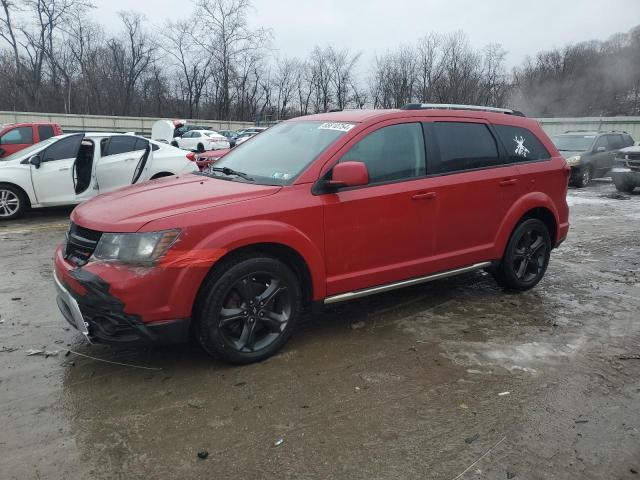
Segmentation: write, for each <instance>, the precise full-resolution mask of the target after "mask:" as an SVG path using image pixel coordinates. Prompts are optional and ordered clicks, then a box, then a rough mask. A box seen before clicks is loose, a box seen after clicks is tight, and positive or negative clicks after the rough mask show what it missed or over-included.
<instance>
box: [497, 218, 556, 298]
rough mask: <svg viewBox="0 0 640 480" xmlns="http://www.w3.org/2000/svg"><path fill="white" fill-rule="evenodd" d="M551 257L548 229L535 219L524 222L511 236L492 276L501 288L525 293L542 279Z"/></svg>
mask: <svg viewBox="0 0 640 480" xmlns="http://www.w3.org/2000/svg"><path fill="white" fill-rule="evenodd" d="M550 254H551V239H550V237H549V230H548V229H547V226H546V225H545V224H544V222H542V221H541V220H538V219H536V218H532V219H528V220H525V221H524V222H522V223H521V224H520V225H518V227H516V229H515V230H514V232H513V234H512V235H511V238H510V239H509V243H508V245H507V249H506V251H505V254H504V257H503V258H502V261H501V263H500V266H499V268H498V269H497V270H496V271H495V273H494V276H495V278H496V280H497V281H498V283H499V284H500V285H502V286H503V287H506V288H509V289H512V290H521V291H522V290H528V289H530V288H533V287H534V286H535V285H536V284H537V283H538V282H539V281H540V280H542V277H543V276H544V274H545V272H546V270H547V266H548V265H549V256H550Z"/></svg>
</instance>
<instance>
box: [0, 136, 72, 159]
mask: <svg viewBox="0 0 640 480" xmlns="http://www.w3.org/2000/svg"><path fill="white" fill-rule="evenodd" d="M56 140H60V137H51V138H48V139H46V140H44V141H42V142H40V143H36V144H34V145H30V146H28V147H27V148H23V149H22V150H18V151H17V152H16V153H13V154H11V155H9V156H8V157H5V158H0V161H3V160H4V161H9V160H15V159H16V158H21V157H29V156H30V155H31V154H32V153H36V152H37V151H38V150H42V149H43V148H45V147H47V146H48V145H51V144H52V143H53V142H55V141H56Z"/></svg>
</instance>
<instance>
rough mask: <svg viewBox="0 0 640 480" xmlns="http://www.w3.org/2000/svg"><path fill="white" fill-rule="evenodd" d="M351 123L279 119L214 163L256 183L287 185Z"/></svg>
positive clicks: (343, 132)
mask: <svg viewBox="0 0 640 480" xmlns="http://www.w3.org/2000/svg"><path fill="white" fill-rule="evenodd" d="M352 127H353V124H347V123H340V124H333V123H323V122H283V123H280V124H279V125H276V126H275V127H272V128H270V129H268V130H265V131H264V132H262V133H261V134H260V135H255V138H252V139H251V140H250V141H248V142H246V143H243V144H242V145H240V146H238V147H236V148H235V149H233V150H232V151H231V152H230V153H228V154H227V155H225V156H224V157H222V159H221V160H219V161H218V162H217V163H216V165H215V166H216V167H220V168H230V169H232V170H236V171H238V172H243V173H246V174H247V175H248V176H249V177H252V178H253V179H254V180H255V181H256V183H265V184H269V185H288V184H290V183H291V182H293V180H294V179H295V178H296V177H297V176H298V175H300V173H302V171H303V170H304V169H305V168H306V167H307V165H309V164H310V163H311V162H313V161H314V160H315V159H316V158H317V157H318V155H320V154H321V153H322V152H323V151H324V150H326V149H327V148H328V147H329V146H330V145H331V144H333V143H334V142H335V141H336V140H337V139H338V138H340V137H342V136H343V135H344V134H345V132H347V131H349V130H350V129H351V128H352Z"/></svg>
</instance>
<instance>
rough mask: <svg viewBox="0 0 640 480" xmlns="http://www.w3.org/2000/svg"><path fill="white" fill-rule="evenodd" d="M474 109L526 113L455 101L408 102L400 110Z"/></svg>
mask: <svg viewBox="0 0 640 480" xmlns="http://www.w3.org/2000/svg"><path fill="white" fill-rule="evenodd" d="M433 109H437V110H473V111H477V112H493V113H504V114H506V115H517V116H519V117H524V116H525V115H524V114H523V113H522V112H520V111H518V110H512V109H510V108H497V107H485V106H482V105H456V104H453V103H407V104H406V105H405V106H404V107H402V108H401V109H400V110H433Z"/></svg>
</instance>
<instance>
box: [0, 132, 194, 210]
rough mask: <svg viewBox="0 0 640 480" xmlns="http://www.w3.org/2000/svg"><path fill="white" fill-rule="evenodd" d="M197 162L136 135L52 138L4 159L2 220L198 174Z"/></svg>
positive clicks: (1, 171)
mask: <svg viewBox="0 0 640 480" xmlns="http://www.w3.org/2000/svg"><path fill="white" fill-rule="evenodd" d="M189 155H190V156H191V157H192V158H188V156H189ZM193 157H194V156H193V154H186V155H185V152H184V151H183V150H180V149H178V148H175V147H172V146H171V145H167V144H163V143H159V142H155V141H153V140H151V141H150V140H147V139H145V138H142V137H139V136H135V135H120V134H113V133H86V134H83V133H78V134H68V135H61V136H56V137H51V138H49V139H48V140H45V141H44V142H40V143H38V144H36V145H32V146H30V147H27V148H25V149H24V150H22V151H20V152H17V153H14V154H13V155H10V156H8V157H6V158H4V159H0V220H9V219H13V218H17V217H19V216H20V215H22V214H23V213H24V212H25V211H26V210H27V209H29V208H37V207H47V206H55V205H73V204H76V203H80V202H82V201H84V200H87V199H89V198H91V197H94V196H96V195H98V194H99V193H104V192H109V191H112V190H115V189H117V188H120V187H124V186H127V185H131V184H135V183H141V182H144V181H145V180H149V179H155V178H160V177H166V176H171V175H176V174H181V173H188V172H194V171H198V167H197V166H196V163H195V161H194V160H195V158H193Z"/></svg>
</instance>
